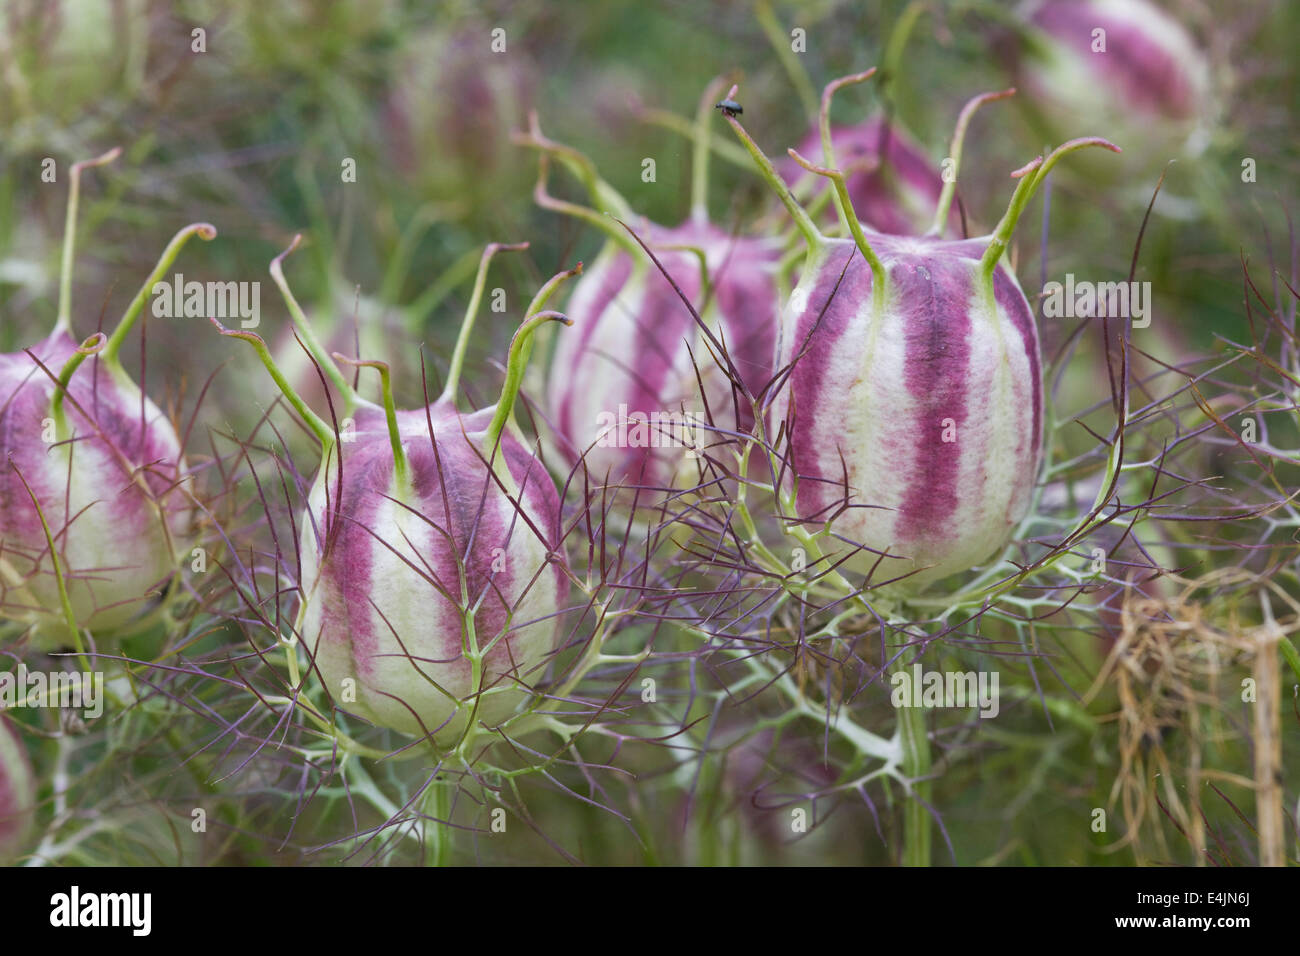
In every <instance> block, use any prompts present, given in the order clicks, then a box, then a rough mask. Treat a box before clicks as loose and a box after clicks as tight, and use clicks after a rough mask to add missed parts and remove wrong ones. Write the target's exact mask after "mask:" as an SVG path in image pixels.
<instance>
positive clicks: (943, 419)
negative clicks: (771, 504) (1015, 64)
mask: <svg viewBox="0 0 1300 956" xmlns="http://www.w3.org/2000/svg"><path fill="white" fill-rule="evenodd" d="M873 72H874V71H868V72H866V73H862V74H857V75H854V76H850V77H845V78H843V79H840V80H836V81H834V82H833V83H831V84H830V85H829V86H828V87H827V91H826V94H825V95H824V96H823V100H822V112H821V125H822V132H823V136H822V142H823V144H824V155H825V160H824V162H825V165H824V166H817V165H814V164H813V163H811V162H810V161H808V160H807V159H805V158H804V157H803V156H801V155H800V154H798V153H797V152H796V151H794V150H791V151H790V155H791V157H792V158H793V159H795V160H796V161H797V162H798V163H799V164H800V165H801V166H803V167H804V168H805V169H808V170H809V171H811V172H815V173H817V174H819V175H822V176H825V177H826V178H828V179H829V180H830V181H831V183H832V185H833V186H834V189H835V198H836V204H837V209H838V213H839V216H840V217H841V220H842V222H843V223H844V224H845V226H846V227H847V228H846V229H845V231H846V232H847V233H849V234H850V235H851V236H852V238H842V239H828V238H826V237H825V236H823V235H822V234H821V233H820V232H819V231H818V229H817V227H816V226H815V225H814V224H813V222H812V220H811V219H810V218H809V216H808V214H807V213H806V212H805V211H804V209H803V208H802V207H801V206H799V205H798V204H797V203H796V201H795V200H794V198H793V196H792V195H791V194H790V192H789V190H788V189H787V188H786V187H785V184H784V182H783V181H782V180H781V179H780V177H779V176H778V174H777V173H776V171H775V169H774V168H773V167H772V164H771V163H770V161H769V160H768V159H767V157H766V156H764V155H763V154H762V152H761V151H760V150H759V149H758V147H757V146H756V145H755V144H754V142H753V141H752V140H751V139H750V138H749V136H748V134H747V133H746V132H745V131H744V129H743V127H742V126H741V125H740V123H739V121H738V120H737V119H736V118H735V117H728V118H727V122H729V123H730V124H731V125H732V126H733V127H734V128H735V131H736V133H737V134H738V135H739V136H740V138H741V141H742V143H744V145H745V146H746V148H748V149H749V150H750V151H751V153H752V155H753V156H754V159H755V161H756V162H757V163H758V165H759V167H760V169H761V170H762V171H763V173H764V175H765V176H766V177H767V178H768V180H769V182H770V183H771V184H772V185H773V188H774V189H775V190H776V191H777V193H778V195H779V196H780V197H781V199H782V201H783V202H784V203H785V204H786V206H787V209H788V210H789V212H790V213H791V215H792V217H793V218H794V220H795V223H796V225H797V226H798V228H799V229H800V231H801V232H802V233H803V235H804V237H805V239H806V240H807V243H808V246H809V255H808V260H807V263H806V265H805V266H804V268H803V270H802V273H801V276H800V280H799V284H798V286H797V287H796V288H795V290H794V292H793V293H792V294H791V296H790V299H789V301H788V302H787V304H786V306H785V309H784V310H783V312H782V315H781V320H780V328H779V333H778V351H777V369H778V372H777V378H776V380H775V381H774V388H773V390H772V393H771V396H770V405H769V407H770V410H771V415H770V420H769V421H768V423H767V432H768V436H769V440H770V441H774V442H776V443H777V444H778V445H779V450H780V454H781V455H782V456H783V466H782V471H784V472H785V474H784V475H783V479H784V480H785V481H786V482H787V483H788V484H792V485H793V486H794V488H793V490H794V508H795V511H796V513H797V515H796V516H797V518H798V519H800V520H801V521H802V522H804V523H805V525H806V526H807V527H822V528H825V529H828V530H829V535H827V536H826V537H827V543H826V545H825V548H826V549H827V550H828V551H829V552H831V559H832V560H839V561H843V562H845V564H846V566H847V567H851V568H854V569H856V570H858V571H860V572H863V573H867V574H869V575H870V576H871V579H872V581H873V582H874V583H876V584H885V583H888V582H897V586H898V587H899V588H905V589H908V590H916V589H919V588H922V587H924V586H925V585H926V584H928V583H930V582H933V581H935V580H938V579H939V578H943V577H946V576H948V575H950V574H953V573H957V572H961V571H966V570H969V569H970V568H972V567H974V566H975V565H977V564H979V563H980V562H981V561H983V560H985V559H987V558H988V557H989V556H990V555H992V554H993V553H994V552H995V551H996V550H997V549H998V548H1000V547H1001V546H1002V545H1003V544H1004V543H1005V542H1006V541H1007V539H1008V537H1009V536H1010V534H1011V532H1012V530H1013V529H1014V528H1015V527H1016V525H1017V524H1018V523H1019V521H1020V520H1021V519H1022V518H1023V517H1024V515H1025V513H1026V510H1027V508H1028V505H1029V501H1030V492H1031V490H1032V488H1033V487H1034V484H1035V482H1036V481H1037V478H1038V469H1039V463H1040V459H1041V444H1042V421H1043V392H1042V375H1041V368H1040V359H1039V346H1038V334H1037V330H1036V328H1035V325H1034V320H1033V313H1032V310H1031V309H1030V307H1029V303H1028V301H1027V300H1026V298H1025V295H1024V293H1023V292H1022V291H1021V289H1020V286H1019V284H1018V283H1017V281H1016V278H1015V275H1014V274H1013V273H1012V272H1011V270H1010V269H1009V268H1008V267H1007V266H1006V265H1005V264H1004V263H1003V252H1004V250H1005V249H1006V248H1007V245H1008V243H1009V242H1010V239H1011V235H1012V233H1013V231H1014V229H1015V226H1016V223H1017V221H1018V219H1019V216H1020V213H1021V212H1022V210H1023V209H1024V206H1025V204H1026V203H1027V202H1028V201H1029V199H1030V197H1031V196H1032V195H1033V193H1034V191H1035V190H1036V188H1037V186H1038V185H1039V183H1041V181H1042V179H1043V177H1044V176H1045V175H1046V174H1047V172H1048V170H1050V169H1051V167H1052V166H1053V165H1055V163H1056V162H1057V161H1058V160H1059V159H1060V158H1061V157H1062V156H1064V155H1067V154H1068V153H1070V152H1073V151H1074V150H1076V149H1079V148H1081V147H1084V146H1093V145H1097V146H1104V147H1106V148H1109V149H1117V147H1114V146H1112V145H1111V144H1109V143H1107V142H1106V141H1104V140H1097V139H1091V140H1074V141H1072V142H1070V143H1067V144H1065V145H1064V146H1062V147H1060V148H1059V149H1057V150H1056V151H1055V152H1053V153H1052V154H1051V155H1049V156H1048V157H1047V158H1046V160H1044V159H1043V158H1042V157H1039V158H1038V159H1035V160H1034V161H1033V162H1032V163H1030V164H1029V165H1027V166H1025V167H1024V168H1023V169H1021V170H1018V171H1017V172H1016V173H1015V174H1014V175H1015V176H1016V177H1018V178H1019V185H1018V187H1017V189H1016V191H1015V195H1014V197H1013V198H1012V201H1011V204H1010V207H1009V208H1008V210H1007V213H1006V215H1005V216H1003V218H1002V221H1001V222H1000V223H999V224H998V226H997V228H996V229H995V230H994V232H993V233H992V234H991V235H988V236H985V237H982V238H979V239H968V240H950V239H945V238H944V237H943V235H942V233H943V227H944V224H945V223H946V222H947V219H948V208H949V204H950V203H951V200H952V196H953V193H954V191H955V188H956V176H954V179H953V181H952V182H950V183H947V184H945V189H944V192H943V195H942V196H941V198H940V201H939V204H938V209H937V211H936V214H935V217H934V225H933V226H932V228H931V232H930V234H928V235H925V236H921V237H903V236H888V235H883V234H880V233H876V232H870V231H868V230H866V229H864V228H863V227H862V226H861V224H860V223H859V221H858V219H857V216H856V212H855V209H854V206H853V203H852V202H851V200H850V198H849V196H848V194H847V188H846V183H845V177H844V174H843V172H842V171H841V170H839V169H838V168H837V167H836V158H835V155H834V146H833V140H832V138H831V136H830V134H829V107H830V101H831V96H832V95H833V93H834V92H835V91H836V90H837V89H839V88H841V87H843V86H846V85H849V84H853V83H860V82H862V81H864V80H866V79H867V78H869V77H870V76H871V75H872V73H873ZM1005 95H1009V94H1008V93H1001V94H985V95H983V96H980V97H976V98H975V99H973V100H972V101H971V102H970V103H969V104H968V105H967V107H966V108H965V109H964V110H963V111H962V114H961V117H960V118H959V120H958V123H957V131H956V133H955V135H954V139H953V144H952V149H951V155H952V156H953V157H954V159H955V163H956V164H957V167H956V169H955V172H956V173H957V174H958V175H959V174H960V167H959V164H960V156H961V144H962V139H963V137H964V133H965V128H966V126H967V124H968V123H969V120H970V118H971V116H972V115H973V113H974V111H975V110H976V109H977V108H978V107H979V106H980V105H981V104H982V103H984V102H987V101H988V100H990V99H996V98H1000V97H1002V96H1005Z"/></svg>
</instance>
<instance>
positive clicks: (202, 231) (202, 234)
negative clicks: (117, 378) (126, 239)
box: [100, 222, 217, 365]
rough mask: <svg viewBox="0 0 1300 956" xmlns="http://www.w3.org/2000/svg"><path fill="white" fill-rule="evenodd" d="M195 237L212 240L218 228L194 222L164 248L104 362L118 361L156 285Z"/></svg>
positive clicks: (106, 348) (111, 341)
mask: <svg viewBox="0 0 1300 956" xmlns="http://www.w3.org/2000/svg"><path fill="white" fill-rule="evenodd" d="M191 236H198V237H199V238H200V239H202V240H203V241H204V242H211V241H212V240H213V239H215V238H217V228H216V226H213V225H212V224H210V223H206V222H192V223H190V224H189V225H188V226H186V227H185V228H184V229H182V230H181V231H180V232H178V233H176V235H174V236H172V241H171V242H169V243H167V248H166V249H164V250H163V254H162V257H161V258H159V260H158V264H157V265H156V266H154V269H153V272H151V273H150V274H149V278H147V279H145V280H144V285H142V286H141V287H140V291H139V292H137V293H136V294H135V298H134V299H132V300H131V304H130V305H128V306H127V307H126V312H125V313H123V315H122V318H121V320H120V321H119V322H118V323H117V328H115V329H114V330H113V334H112V335H111V336H109V339H108V344H107V345H105V346H104V351H103V353H102V355H101V356H100V357H101V358H102V359H103V361H105V362H107V363H108V364H110V365H117V364H118V359H117V355H118V352H120V351H121V350H122V343H123V342H125V341H126V337H127V334H128V333H129V332H130V331H131V327H132V326H133V325H135V320H136V319H138V318H139V317H140V313H141V312H142V311H143V310H144V304H145V303H146V302H147V301H149V296H150V295H151V294H152V293H153V288H154V286H155V285H156V284H158V282H160V281H161V280H162V277H163V273H165V272H166V271H167V270H168V269H170V268H171V266H172V263H173V262H175V261H176V257H177V256H178V255H180V252H181V250H182V249H183V248H185V243H187V242H189V241H190V237H191Z"/></svg>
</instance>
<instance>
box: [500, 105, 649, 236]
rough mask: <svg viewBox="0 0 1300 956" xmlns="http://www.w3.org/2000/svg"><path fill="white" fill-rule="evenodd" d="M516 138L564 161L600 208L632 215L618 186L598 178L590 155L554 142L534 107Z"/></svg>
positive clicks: (621, 215)
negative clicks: (524, 128)
mask: <svg viewBox="0 0 1300 956" xmlns="http://www.w3.org/2000/svg"><path fill="white" fill-rule="evenodd" d="M515 142H517V143H519V144H521V145H524V146H531V147H532V148H533V149H537V150H540V151H541V152H542V154H543V155H551V156H554V157H555V158H556V159H558V160H559V161H560V162H561V163H563V164H564V165H565V167H566V168H567V169H568V170H569V171H570V172H571V173H573V175H574V176H576V177H577V178H578V180H579V181H580V182H581V183H582V185H583V187H584V188H585V189H586V190H587V195H588V196H590V197H591V201H592V202H594V203H595V204H596V205H597V207H599V209H600V211H601V212H606V213H609V214H610V215H611V216H617V217H618V218H619V219H630V218H631V217H632V207H631V206H629V205H628V203H627V200H626V199H624V198H623V197H622V196H621V195H619V192H618V190H616V189H615V188H614V187H613V186H611V185H610V184H609V183H608V182H606V181H605V180H603V179H601V178H600V175H599V174H598V173H597V172H596V164H595V163H593V162H592V161H591V157H589V156H587V155H586V154H585V153H581V152H579V151H578V150H576V149H574V148H573V147H572V146H566V145H564V144H563V143H557V142H555V140H553V139H549V138H548V137H547V136H546V135H545V134H544V133H543V132H542V127H541V125H540V123H539V121H538V118H537V111H536V110H534V111H532V112H531V113H529V114H528V132H527V133H522V134H518V135H516V136H515Z"/></svg>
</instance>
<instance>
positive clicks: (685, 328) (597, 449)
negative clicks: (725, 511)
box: [520, 83, 781, 488]
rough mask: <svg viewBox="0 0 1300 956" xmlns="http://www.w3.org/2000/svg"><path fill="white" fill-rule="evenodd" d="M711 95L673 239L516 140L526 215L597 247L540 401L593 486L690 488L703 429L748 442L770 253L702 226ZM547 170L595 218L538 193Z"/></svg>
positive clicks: (763, 355)
mask: <svg viewBox="0 0 1300 956" xmlns="http://www.w3.org/2000/svg"><path fill="white" fill-rule="evenodd" d="M718 87H719V84H718V83H714V84H712V85H711V86H710V87H709V89H707V90H706V91H705V94H704V96H703V97H702V98H701V100H700V106H699V110H698V112H697V133H696V137H695V155H694V176H693V188H692V211H691V215H690V217H689V218H688V219H687V220H686V221H685V222H683V223H681V224H680V225H678V226H675V227H665V226H660V225H657V224H654V223H648V222H642V221H641V220H639V218H638V217H634V215H633V213H632V211H631V209H630V207H629V206H628V204H627V202H626V201H625V200H624V199H623V198H622V197H621V196H619V195H618V193H616V192H615V191H614V190H613V188H612V187H611V186H610V185H609V184H608V183H606V182H605V181H604V180H602V179H600V178H599V176H598V175H597V173H596V170H595V167H594V166H593V165H592V163H591V161H590V160H589V159H588V158H587V157H586V156H584V155H583V154H581V153H579V152H578V151H577V150H574V149H572V148H570V147H567V146H563V145H561V144H559V143H555V142H553V141H551V140H549V139H547V138H546V137H545V135H544V134H543V133H542V131H541V129H540V126H539V124H538V122H537V117H536V116H535V115H534V116H532V117H531V121H530V123H531V125H530V130H529V132H528V133H527V134H525V135H522V136H521V137H520V141H521V142H522V143H524V144H526V145H529V146H532V147H533V148H535V149H537V150H539V151H540V152H541V166H542V168H541V176H542V178H541V180H540V181H539V184H538V188H537V191H536V199H537V201H538V204H539V205H542V206H544V207H546V208H549V209H554V210H556V211H558V212H563V213H565V214H568V215H572V216H575V217H577V218H580V219H583V220H585V221H587V222H590V223H591V224H593V225H595V226H596V227H597V228H600V229H601V230H603V231H604V232H606V233H607V235H608V236H609V242H608V243H607V244H606V246H605V248H604V249H603V250H602V251H601V252H600V254H599V255H598V256H597V257H596V259H595V261H594V262H593V264H592V268H591V269H590V270H589V271H588V273H587V274H586V275H585V276H584V277H583V279H582V281H581V282H579V283H577V284H576V286H575V288H574V291H573V295H572V298H571V300H570V302H569V304H568V306H567V309H566V312H567V314H568V315H569V316H570V317H571V318H572V319H573V322H574V327H575V328H574V333H573V334H571V335H566V336H564V337H563V338H562V340H561V342H560V343H559V345H558V347H557V349H556V352H555V356H554V360H553V363H552V374H551V376H550V382H549V386H548V392H547V405H548V411H549V413H550V416H551V418H552V421H553V423H554V425H555V427H556V430H557V431H558V432H559V433H560V436H561V437H562V439H563V440H564V443H565V445H566V446H567V447H566V448H565V451H566V452H567V453H568V455H569V457H570V459H571V460H577V459H582V460H583V462H584V464H585V466H586V469H587V471H588V472H589V473H590V474H591V475H592V476H593V478H594V479H595V480H596V481H604V480H606V479H608V481H609V483H611V484H618V483H620V482H623V483H627V484H633V485H638V486H648V487H654V488H664V487H669V486H671V485H673V484H674V482H677V481H680V480H687V481H689V480H691V479H693V478H695V477H697V476H698V470H695V471H694V472H692V469H691V466H690V459H689V457H688V455H689V454H690V453H691V452H690V449H691V447H692V446H693V443H694V442H697V441H704V442H707V441H708V438H707V436H704V435H703V434H701V433H702V432H703V431H705V430H707V429H708V428H713V427H716V428H717V429H719V430H721V431H724V432H732V431H735V430H737V429H739V430H742V431H744V430H747V429H748V428H749V427H750V426H751V425H752V421H753V419H752V412H751V410H750V403H749V401H748V399H746V398H744V397H743V396H744V395H745V394H746V393H747V394H750V395H753V394H757V393H758V391H759V390H761V388H762V387H763V385H764V384H766V382H767V380H768V379H769V378H770V377H771V362H772V354H773V346H774V332H775V315H776V311H777V308H778V304H779V303H778V294H777V284H776V273H777V266H778V261H779V259H780V256H781V245H780V243H779V241H777V240H774V239H768V238H762V237H752V236H737V235H734V234H732V233H729V232H727V231H725V230H723V229H721V228H719V227H718V226H716V225H714V224H713V223H711V222H710V221H709V217H708V208H707V197H706V192H707V173H708V166H707V157H708V151H709V143H708V138H707V135H706V134H705V133H704V132H703V131H704V130H706V129H707V122H708V120H709V117H710V115H711V113H712V111H713V107H714V103H715V101H716V100H717V99H718V95H717V94H718ZM552 158H554V159H555V160H557V161H558V162H560V163H561V164H563V165H564V166H565V167H566V168H568V169H569V170H570V171H571V172H572V173H573V174H574V175H575V176H576V177H577V178H578V179H579V180H580V181H581V182H582V183H583V184H584V185H585V186H586V188H587V190H588V192H589V193H590V196H591V199H592V201H593V202H594V203H595V204H596V206H597V207H598V209H599V211H596V210H593V209H588V208H586V207H582V206H577V205H575V204H572V203H568V202H564V201H561V200H558V199H556V198H554V197H553V196H551V195H550V194H549V193H548V192H547V189H546V176H547V172H548V169H549V163H550V160H551V159H552ZM602 213H603V214H602ZM634 223H635V224H634ZM683 299H685V300H686V301H687V302H690V303H692V304H693V306H694V311H695V313H697V315H692V309H691V308H688V307H687V306H686V305H685V304H684V302H683ZM697 316H698V317H697Z"/></svg>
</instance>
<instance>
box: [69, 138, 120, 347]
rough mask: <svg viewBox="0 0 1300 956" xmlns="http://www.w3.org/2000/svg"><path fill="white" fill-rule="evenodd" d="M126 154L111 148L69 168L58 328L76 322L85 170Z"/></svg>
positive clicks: (118, 148)
mask: <svg viewBox="0 0 1300 956" xmlns="http://www.w3.org/2000/svg"><path fill="white" fill-rule="evenodd" d="M120 155H122V147H120V146H118V147H115V148H113V149H110V150H109V151H108V152H107V153H105V154H104V155H102V156H97V157H95V158H94V159H84V160H82V161H81V162H79V163H73V164H72V169H71V170H69V172H68V180H69V182H68V212H67V218H66V219H65V220H64V223H63V261H62V263H61V264H60V266H59V314H58V317H57V318H56V319H55V320H54V332H55V333H56V334H57V333H59V332H67V331H69V330H70V328H71V325H72V259H73V253H74V251H75V249H76V243H77V206H78V204H79V203H80V201H81V171H82V170H83V169H85V168H87V167H89V166H105V165H107V164H108V163H111V162H112V161H113V160H115V159H117V157H118V156H120Z"/></svg>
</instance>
